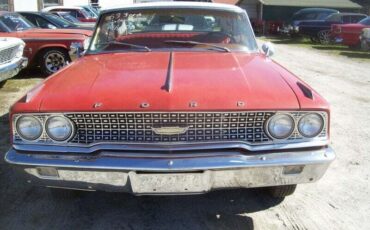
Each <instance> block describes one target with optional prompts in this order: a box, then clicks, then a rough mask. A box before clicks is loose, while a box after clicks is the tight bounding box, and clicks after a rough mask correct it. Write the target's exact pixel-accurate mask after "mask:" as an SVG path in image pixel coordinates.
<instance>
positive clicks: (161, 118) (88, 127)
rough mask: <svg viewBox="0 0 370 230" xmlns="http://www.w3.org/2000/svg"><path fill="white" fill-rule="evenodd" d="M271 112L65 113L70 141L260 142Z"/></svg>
mask: <svg viewBox="0 0 370 230" xmlns="http://www.w3.org/2000/svg"><path fill="white" fill-rule="evenodd" d="M273 114H274V113H272V112H235V113H230V112H197V113H76V114H66V116H67V117H69V118H70V119H71V120H72V121H73V122H74V123H75V124H76V135H75V136H74V138H73V139H72V140H71V141H70V142H72V143H79V144H91V143H99V142H124V143H126V142H127V143H165V142H171V143H177V142H178V143H181V142H207V141H208V142H211V141H243V142H248V143H263V142H268V141H270V139H269V138H268V137H267V135H266V134H265V132H264V128H263V127H264V123H265V121H266V120H267V119H268V118H269V117H271V116H272V115H273ZM160 127H186V128H187V131H186V132H185V133H184V134H176V135H159V134H156V133H155V132H154V131H153V130H152V128H160Z"/></svg>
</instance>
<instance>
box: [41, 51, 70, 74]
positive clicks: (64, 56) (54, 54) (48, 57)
mask: <svg viewBox="0 0 370 230" xmlns="http://www.w3.org/2000/svg"><path fill="white" fill-rule="evenodd" d="M68 61H69V55H68V52H67V51H65V50H63V49H58V48H52V49H47V50H45V51H43V52H42V53H41V55H40V58H39V63H40V67H41V71H42V73H43V74H45V75H47V76H49V75H51V74H53V73H56V72H57V71H59V70H60V69H62V68H63V67H64V66H66V65H67V64H68Z"/></svg>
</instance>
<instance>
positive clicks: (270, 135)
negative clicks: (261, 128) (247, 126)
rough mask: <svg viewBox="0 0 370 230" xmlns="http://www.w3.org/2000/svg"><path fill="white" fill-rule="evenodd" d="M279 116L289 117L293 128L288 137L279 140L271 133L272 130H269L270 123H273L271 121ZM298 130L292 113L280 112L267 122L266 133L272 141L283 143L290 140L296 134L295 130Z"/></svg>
mask: <svg viewBox="0 0 370 230" xmlns="http://www.w3.org/2000/svg"><path fill="white" fill-rule="evenodd" d="M277 116H287V117H289V118H290V119H291V120H292V124H293V125H292V128H291V130H290V133H289V135H286V136H284V137H283V138H279V137H276V136H274V135H273V134H271V131H270V129H269V126H270V123H271V121H272V120H273V119H274V118H275V117H277ZM295 129H296V121H295V119H294V117H293V116H292V115H291V114H290V113H284V112H278V113H275V114H274V115H273V116H271V117H270V118H269V119H268V120H267V122H266V124H265V132H266V133H267V135H268V136H269V137H270V138H271V139H272V140H279V141H283V140H286V139H288V138H289V137H290V136H291V135H292V134H293V133H294V130H295Z"/></svg>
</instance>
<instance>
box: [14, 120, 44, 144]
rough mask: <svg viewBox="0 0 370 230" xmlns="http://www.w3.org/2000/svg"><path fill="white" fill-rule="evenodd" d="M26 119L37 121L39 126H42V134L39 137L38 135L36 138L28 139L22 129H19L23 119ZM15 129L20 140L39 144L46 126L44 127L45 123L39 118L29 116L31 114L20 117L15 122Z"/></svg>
mask: <svg viewBox="0 0 370 230" xmlns="http://www.w3.org/2000/svg"><path fill="white" fill-rule="evenodd" d="M25 117H30V118H32V119H35V120H36V121H37V122H38V123H39V125H40V133H39V135H37V137H36V138H32V139H31V138H27V137H26V136H25V135H24V134H23V133H22V132H21V131H20V128H19V124H20V123H19V122H20V120H21V119H23V118H25ZM14 129H15V131H16V132H17V134H18V135H19V137H20V138H22V140H24V141H26V142H37V141H38V140H39V139H40V138H41V137H42V134H43V133H44V131H45V130H44V125H43V122H42V120H41V119H39V118H38V117H37V116H33V115H29V114H25V115H21V116H19V117H17V119H16V120H15V122H14Z"/></svg>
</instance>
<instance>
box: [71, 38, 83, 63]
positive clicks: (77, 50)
mask: <svg viewBox="0 0 370 230" xmlns="http://www.w3.org/2000/svg"><path fill="white" fill-rule="evenodd" d="M82 55H83V47H82V45H81V44H80V43H78V42H73V43H72V44H71V46H70V47H69V57H70V58H71V60H72V61H74V60H76V59H78V58H80V57H82Z"/></svg>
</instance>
